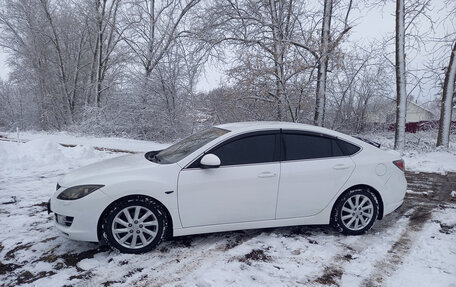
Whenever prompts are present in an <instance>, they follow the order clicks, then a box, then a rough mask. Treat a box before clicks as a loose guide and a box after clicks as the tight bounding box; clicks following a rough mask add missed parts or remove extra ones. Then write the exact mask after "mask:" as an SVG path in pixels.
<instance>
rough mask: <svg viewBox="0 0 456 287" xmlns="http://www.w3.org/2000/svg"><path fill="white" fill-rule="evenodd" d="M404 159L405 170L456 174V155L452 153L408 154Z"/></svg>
mask: <svg viewBox="0 0 456 287" xmlns="http://www.w3.org/2000/svg"><path fill="white" fill-rule="evenodd" d="M403 157H404V160H405V168H406V169H407V170H410V171H419V172H435V173H441V174H446V173H447V172H456V154H455V153H453V152H450V151H436V152H428V153H417V152H407V153H406V154H405V155H404V156H403Z"/></svg>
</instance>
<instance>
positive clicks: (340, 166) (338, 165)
mask: <svg viewBox="0 0 456 287" xmlns="http://www.w3.org/2000/svg"><path fill="white" fill-rule="evenodd" d="M347 168H350V166H349V165H345V164H342V163H340V164H336V165H335V166H333V169H337V170H342V169H347Z"/></svg>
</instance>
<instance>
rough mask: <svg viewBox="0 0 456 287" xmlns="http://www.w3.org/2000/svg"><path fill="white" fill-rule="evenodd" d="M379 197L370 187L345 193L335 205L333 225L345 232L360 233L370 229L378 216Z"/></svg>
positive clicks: (350, 233) (332, 216) (332, 218)
mask: <svg viewBox="0 0 456 287" xmlns="http://www.w3.org/2000/svg"><path fill="white" fill-rule="evenodd" d="M378 210H379V206H378V200H377V197H376V196H375V195H374V194H373V193H372V192H371V191H369V190H368V189H354V190H350V191H348V192H347V193H345V194H344V195H343V196H342V197H341V198H339V200H338V201H337V202H336V204H335V205H334V209H333V212H332V215H331V223H332V225H333V226H334V227H335V228H336V229H337V230H338V231H339V232H342V233H344V234H349V235H359V234H363V233H365V232H366V231H368V230H369V229H370V228H371V227H372V225H374V222H375V220H376V219H377V216H378Z"/></svg>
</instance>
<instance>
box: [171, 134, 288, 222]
mask: <svg viewBox="0 0 456 287" xmlns="http://www.w3.org/2000/svg"><path fill="white" fill-rule="evenodd" d="M279 139H280V135H279V133H278V132H268V133H254V134H248V135H243V136H241V137H236V138H235V139H230V140H227V141H226V142H224V143H222V144H221V145H218V146H217V147H215V148H214V149H212V150H210V151H208V152H207V153H212V154H215V155H217V156H218V157H219V158H220V161H221V166H220V167H218V168H202V167H201V166H199V160H200V159H197V161H195V162H194V163H193V164H191V165H190V166H189V167H188V168H185V169H183V170H182V171H181V172H180V174H179V179H178V204H179V214H180V218H181V222H182V226H183V227H184V228H185V227H195V226H205V225H216V224H227V223H240V222H249V221H258V220H272V219H274V218H275V209H276V202H277V190H278V183H279V175H280V163H279V161H278V160H279V150H278V141H279Z"/></svg>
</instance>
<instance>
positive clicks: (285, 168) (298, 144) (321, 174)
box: [277, 132, 355, 219]
mask: <svg viewBox="0 0 456 287" xmlns="http://www.w3.org/2000/svg"><path fill="white" fill-rule="evenodd" d="M282 140H283V141H282V144H283V153H284V157H283V159H284V160H283V161H282V163H281V177H280V185H279V194H278V200H277V219H283V218H296V217H306V216H312V215H315V214H317V213H319V212H320V211H322V210H323V209H324V208H325V207H326V206H327V205H328V204H329V202H330V201H331V199H332V198H333V197H334V196H335V195H336V194H337V193H338V191H339V190H340V189H341V188H342V186H343V185H344V183H345V182H346V181H347V180H348V179H349V177H350V175H351V173H352V172H353V170H354V168H355V164H354V162H353V160H351V158H350V157H348V156H344V151H342V149H343V147H342V149H341V147H340V145H339V144H338V140H336V139H334V138H330V137H325V136H322V135H317V134H309V133H293V132H284V133H283V134H282Z"/></svg>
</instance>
